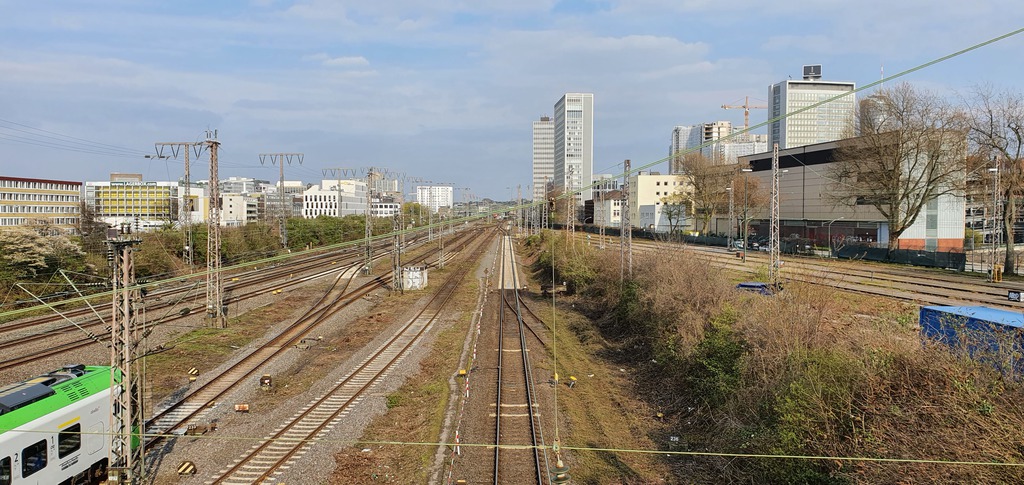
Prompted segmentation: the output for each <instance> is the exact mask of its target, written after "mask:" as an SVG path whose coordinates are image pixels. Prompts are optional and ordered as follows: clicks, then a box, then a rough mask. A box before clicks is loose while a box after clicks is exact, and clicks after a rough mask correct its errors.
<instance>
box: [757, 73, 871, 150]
mask: <svg viewBox="0 0 1024 485" xmlns="http://www.w3.org/2000/svg"><path fill="white" fill-rule="evenodd" d="M854 89H856V85H855V84H854V83H852V82H833V81H822V80H821V66H818V65H813V66H804V77H803V79H802V80H796V81H794V80H792V79H788V80H785V81H782V82H779V83H776V84H773V85H771V86H770V87H769V88H768V99H770V100H771V102H770V103H769V106H768V110H769V111H768V119H778V121H774V122H772V123H771V125H770V126H769V128H768V146H769V147H770V146H772V145H773V144H775V143H778V144H779V149H786V148H795V147H800V146H804V145H811V144H815V143H825V142H830V141H835V140H839V139H842V138H843V137H844V136H846V135H847V134H848V133H849V132H848V131H847V130H849V129H850V128H851V127H852V126H853V116H854V106H855V102H856V99H855V95H854V94H853V90H854ZM844 93H849V94H846V95H845V96H842V97H841V98H838V99H835V100H833V101H829V102H827V103H824V104H822V105H821V106H817V107H815V108H811V109H808V110H806V111H802V112H800V113H795V114H791V113H794V112H795V111H797V110H800V109H803V108H807V107H809V106H811V105H814V104H815V103H819V102H822V101H826V100H829V99H832V98H834V97H836V96H839V95H842V94H844Z"/></svg>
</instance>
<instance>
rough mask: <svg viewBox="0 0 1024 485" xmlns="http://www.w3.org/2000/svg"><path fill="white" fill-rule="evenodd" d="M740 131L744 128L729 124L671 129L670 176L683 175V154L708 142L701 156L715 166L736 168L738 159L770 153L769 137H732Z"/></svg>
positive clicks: (716, 122)
mask: <svg viewBox="0 0 1024 485" xmlns="http://www.w3.org/2000/svg"><path fill="white" fill-rule="evenodd" d="M737 131H742V128H740V127H734V126H732V122H729V121H715V122H711V123H701V124H697V125H692V126H676V127H675V128H673V129H672V140H671V143H670V145H669V157H670V158H669V172H670V173H681V172H682V168H681V162H682V158H683V153H686V152H688V151H690V150H692V149H695V148H696V147H699V146H701V145H703V144H705V143H709V142H710V144H708V145H707V146H704V147H703V148H701V149H700V153H701V154H702V155H704V156H705V157H707V158H708V159H709V160H711V161H712V162H713V163H715V164H716V165H729V164H733V163H736V159H737V158H738V157H741V156H744V155H751V154H754V153H762V152H764V151H766V150H767V147H768V135H751V134H747V135H744V136H742V137H730V135H732V134H734V133H735V132H737ZM719 140H721V141H719Z"/></svg>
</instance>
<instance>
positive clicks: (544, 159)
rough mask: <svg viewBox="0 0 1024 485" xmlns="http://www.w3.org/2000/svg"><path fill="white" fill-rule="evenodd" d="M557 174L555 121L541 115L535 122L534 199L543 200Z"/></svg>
mask: <svg viewBox="0 0 1024 485" xmlns="http://www.w3.org/2000/svg"><path fill="white" fill-rule="evenodd" d="M554 176H555V122H554V120H552V119H551V118H550V117H548V116H541V118H540V120H538V121H534V122H533V200H543V199H544V194H545V192H546V190H547V188H546V186H547V183H548V182H549V181H551V180H552V179H554Z"/></svg>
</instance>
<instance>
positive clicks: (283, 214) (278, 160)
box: [260, 153, 302, 249]
mask: <svg viewBox="0 0 1024 485" xmlns="http://www.w3.org/2000/svg"><path fill="white" fill-rule="evenodd" d="M268 159H269V160H270V163H271V164H276V165H279V166H280V168H281V186H280V187H279V188H278V204H280V205H279V207H278V217H279V218H280V219H279V224H280V228H281V247H283V248H284V249H288V227H287V224H286V223H285V221H286V220H287V219H288V217H289V216H290V215H291V208H290V207H291V204H288V207H287V208H286V207H285V203H284V199H285V197H284V195H285V194H284V164H285V163H286V162H287V163H288V165H291V164H292V161H293V160H297V161H298V162H299V165H302V154H301V153H261V154H260V164H265V163H266V160H268Z"/></svg>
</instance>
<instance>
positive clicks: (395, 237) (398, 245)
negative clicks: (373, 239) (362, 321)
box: [391, 211, 405, 293]
mask: <svg viewBox="0 0 1024 485" xmlns="http://www.w3.org/2000/svg"><path fill="white" fill-rule="evenodd" d="M391 234H392V237H391V245H392V248H391V290H392V291H398V292H402V293H405V291H404V289H403V288H402V237H401V234H402V211H398V214H395V217H394V218H393V219H392V222H391Z"/></svg>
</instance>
